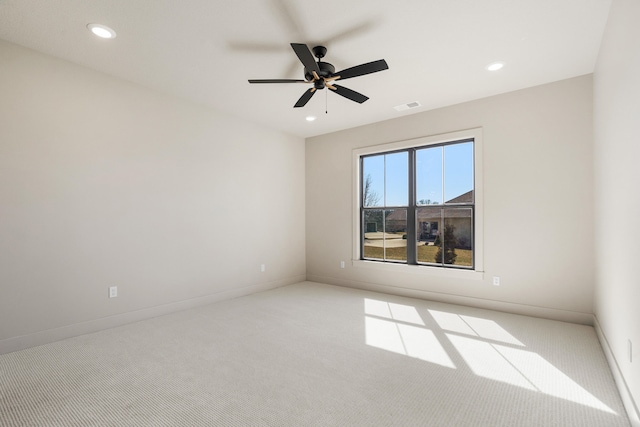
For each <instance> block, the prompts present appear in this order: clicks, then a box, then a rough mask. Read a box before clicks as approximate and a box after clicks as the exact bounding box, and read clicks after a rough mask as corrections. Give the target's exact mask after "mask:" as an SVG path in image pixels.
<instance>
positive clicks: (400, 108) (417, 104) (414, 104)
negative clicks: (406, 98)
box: [393, 101, 422, 111]
mask: <svg viewBox="0 0 640 427" xmlns="http://www.w3.org/2000/svg"><path fill="white" fill-rule="evenodd" d="M421 106H422V104H420V102H418V101H413V102H409V103H408V104H401V105H397V106H395V107H393V108H394V109H395V110H396V111H404V110H410V109H412V108H418V107H421Z"/></svg>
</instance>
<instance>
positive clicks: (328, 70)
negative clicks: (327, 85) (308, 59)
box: [304, 61, 336, 81]
mask: <svg viewBox="0 0 640 427" xmlns="http://www.w3.org/2000/svg"><path fill="white" fill-rule="evenodd" d="M318 68H320V72H319V73H318V75H319V76H320V77H331V76H332V75H333V73H335V72H336V67H334V66H333V65H332V64H329V63H328V62H322V61H318ZM304 79H305V80H307V81H310V80H313V74H311V72H310V71H309V70H307V69H306V68H305V69H304Z"/></svg>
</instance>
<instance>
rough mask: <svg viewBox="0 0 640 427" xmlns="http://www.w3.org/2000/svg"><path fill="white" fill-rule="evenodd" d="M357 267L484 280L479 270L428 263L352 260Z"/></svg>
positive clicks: (482, 273)
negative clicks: (435, 265) (429, 264)
mask: <svg viewBox="0 0 640 427" xmlns="http://www.w3.org/2000/svg"><path fill="white" fill-rule="evenodd" d="M351 264H352V265H353V266H354V267H356V268H365V269H370V270H378V271H387V272H392V273H408V274H417V275H421V276H431V277H445V278H449V279H464V280H484V272H483V271H477V270H462V269H457V268H442V267H431V266H428V265H408V264H396V263H392V262H377V261H366V260H352V261H351Z"/></svg>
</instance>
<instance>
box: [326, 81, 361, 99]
mask: <svg viewBox="0 0 640 427" xmlns="http://www.w3.org/2000/svg"><path fill="white" fill-rule="evenodd" d="M327 87H328V88H329V89H331V90H333V91H334V92H335V93H337V94H338V95H341V96H344V97H345V98H347V99H350V100H352V101H355V102H357V103H359V104H362V103H363V102H364V101H366V100H367V99H369V97H368V96H364V95H363V94H361V93H359V92H356V91H355V90H351V89H349V88H346V87H344V86H339V85H327Z"/></svg>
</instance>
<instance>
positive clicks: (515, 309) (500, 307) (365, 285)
mask: <svg viewBox="0 0 640 427" xmlns="http://www.w3.org/2000/svg"><path fill="white" fill-rule="evenodd" d="M307 280H308V281H310V282H318V283H326V284H329V285H337V286H344V287H349V288H356V289H363V290H367V291H374V292H380V293H385V294H392V295H399V296H404V297H410V298H419V299H426V300H430V301H437V302H444V303H448V304H457V305H466V306H471V307H478V308H486V309H488V310H495V311H503V312H505V313H513V314H521V315H524V316H531V317H540V318H543V319H551V320H560V321H563V322H570V323H578V324H582V325H589V326H592V325H593V314H591V313H582V312H577V311H569V310H560V309H555V308H547V307H539V306H534V305H526V304H517V303H512V302H505V301H496V300H489V299H482V298H474V297H467V296H461V295H454V294H446V293H441V292H430V291H424V290H419V289H413V288H405V287H402V286H393V285H380V284H374V283H370V282H360V281H356V280H347V279H338V278H335V277H325V276H318V275H313V274H307Z"/></svg>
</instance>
